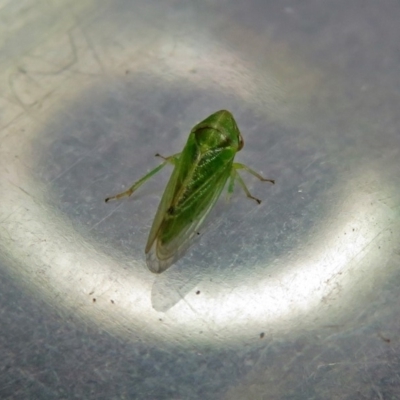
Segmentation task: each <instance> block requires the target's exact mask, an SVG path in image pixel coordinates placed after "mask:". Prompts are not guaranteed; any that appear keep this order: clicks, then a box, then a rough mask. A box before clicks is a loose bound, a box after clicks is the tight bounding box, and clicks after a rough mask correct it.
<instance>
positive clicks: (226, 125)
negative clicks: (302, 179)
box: [105, 110, 275, 273]
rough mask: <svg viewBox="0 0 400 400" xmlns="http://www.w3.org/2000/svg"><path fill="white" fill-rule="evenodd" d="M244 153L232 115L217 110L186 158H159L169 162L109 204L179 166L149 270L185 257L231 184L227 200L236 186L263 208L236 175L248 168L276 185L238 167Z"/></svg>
mask: <svg viewBox="0 0 400 400" xmlns="http://www.w3.org/2000/svg"><path fill="white" fill-rule="evenodd" d="M242 148H243V138H242V135H241V134H240V131H239V128H238V126H237V124H236V121H235V120H234V118H233V115H232V114H231V113H230V112H229V111H226V110H220V111H217V112H216V113H214V114H212V115H210V116H209V117H208V118H206V119H205V120H204V121H202V122H200V123H198V124H197V125H196V126H195V127H194V128H193V129H192V130H191V132H190V134H189V138H188V140H187V142H186V145H185V147H184V148H183V150H182V152H181V153H177V154H173V155H172V156H169V157H162V156H161V155H160V154H156V156H158V157H161V158H163V159H164V162H163V163H162V164H160V165H159V166H158V167H156V168H154V169H153V170H151V171H150V172H149V173H147V174H146V175H145V176H143V177H142V178H141V179H139V180H138V181H137V182H135V183H134V184H133V185H132V186H131V187H130V188H129V189H128V190H126V191H125V192H122V193H119V194H117V195H115V196H111V197H108V198H107V199H106V200H105V201H106V202H108V201H109V200H111V199H120V198H121V197H124V196H130V195H132V193H133V192H134V191H135V190H136V189H137V188H138V187H139V186H141V185H142V184H143V183H144V182H145V181H147V180H148V179H149V178H151V177H152V176H153V175H154V174H156V173H157V172H158V171H160V170H161V168H163V167H164V166H165V165H166V164H172V165H173V166H174V170H173V172H172V175H171V177H170V179H169V182H168V184H167V186H166V189H165V191H164V194H163V196H162V198H161V202H160V204H159V206H158V210H157V213H156V216H155V218H154V221H153V225H152V227H151V230H150V234H149V238H148V240H147V244H146V249H145V253H146V262H147V266H148V268H149V269H150V271H152V272H154V273H160V272H163V271H165V270H166V269H167V268H168V267H170V266H171V264H173V263H174V262H175V261H177V260H178V258H180V257H181V256H182V255H183V253H184V252H185V250H187V248H188V247H189V245H190V243H191V242H192V239H193V238H194V236H195V235H196V234H198V229H199V227H200V226H201V224H202V223H203V221H204V219H205V218H206V216H207V214H208V213H209V212H210V210H211V209H212V207H213V206H214V204H215V202H216V201H217V199H218V198H219V196H220V194H221V192H222V189H223V188H224V186H225V184H226V182H227V181H228V180H229V183H228V199H229V198H230V196H231V195H232V193H233V188H234V184H235V181H237V182H238V183H239V184H240V186H242V188H243V190H244V191H245V193H246V195H247V197H249V198H251V199H253V200H255V201H256V202H257V203H261V200H259V199H257V198H256V197H253V196H252V195H251V194H250V192H249V190H248V189H247V187H246V185H245V183H244V181H243V179H242V178H241V176H240V175H239V173H238V172H237V171H238V170H240V169H243V170H245V171H247V172H249V173H250V174H252V175H254V176H256V177H257V178H258V179H260V180H261V181H266V182H270V183H275V181H274V180H273V179H266V178H264V177H262V176H261V175H260V174H258V173H257V172H255V171H253V170H252V169H250V168H249V167H247V166H246V165H244V164H240V163H235V162H233V160H234V158H235V155H236V153H237V152H238V151H240V150H241V149H242Z"/></svg>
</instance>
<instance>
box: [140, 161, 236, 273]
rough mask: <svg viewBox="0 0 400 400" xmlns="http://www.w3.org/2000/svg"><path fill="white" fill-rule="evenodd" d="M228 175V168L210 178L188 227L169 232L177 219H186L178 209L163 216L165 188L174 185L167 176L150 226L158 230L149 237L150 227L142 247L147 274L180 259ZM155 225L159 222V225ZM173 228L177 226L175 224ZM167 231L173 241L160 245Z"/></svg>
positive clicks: (165, 207) (167, 198)
mask: <svg viewBox="0 0 400 400" xmlns="http://www.w3.org/2000/svg"><path fill="white" fill-rule="evenodd" d="M176 168H177V167H176ZM174 172H175V171H174ZM229 174H230V168H226V169H225V170H224V171H223V173H221V174H218V175H214V179H211V180H210V182H209V186H210V187H209V188H207V189H205V190H202V195H199V196H201V198H199V201H198V203H197V205H198V207H197V209H198V210H200V211H198V212H197V213H196V212H194V213H193V215H192V217H191V218H190V220H189V221H188V223H187V224H185V225H184V226H183V227H182V228H181V229H179V228H178V229H176V230H175V231H174V228H173V223H174V220H176V221H177V222H178V220H179V219H182V218H186V217H183V215H179V214H180V212H182V211H181V210H180V209H177V210H176V212H175V213H174V214H172V215H170V214H169V213H168V212H167V210H168V208H169V206H167V205H169V204H170V201H169V200H170V194H169V193H167V191H168V186H169V185H170V184H171V185H172V184H175V183H176V177H174V176H171V180H170V182H169V183H168V186H167V189H166V192H165V193H164V196H165V199H164V196H163V199H162V200H161V203H160V207H159V210H158V211H157V215H156V218H155V220H154V223H153V227H155V226H157V225H158V223H159V229H158V230H157V232H156V234H155V235H154V237H152V233H153V227H152V230H151V233H150V236H149V240H148V243H147V247H146V261H147V266H148V268H149V269H150V271H152V272H155V273H160V272H163V271H165V270H166V269H167V268H168V267H169V266H170V265H171V264H173V263H174V262H175V261H177V260H178V259H179V258H180V257H181V256H182V255H183V253H184V252H185V251H186V250H187V248H188V247H189V246H190V244H191V243H192V240H193V238H194V236H195V235H196V233H197V231H198V229H199V228H200V226H201V225H202V223H203V221H204V220H205V218H206V217H207V215H208V213H209V212H210V211H211V209H212V207H213V206H214V204H215V203H216V201H217V200H218V198H219V196H220V194H221V191H222V189H223V188H224V186H225V183H226V181H227V179H228V177H229ZM203 189H204V188H203ZM159 221H161V223H160V222H159ZM156 224H157V225H156ZM177 225H178V226H179V225H180V224H179V222H178V223H177ZM154 230H156V229H154ZM169 231H174V235H173V238H172V239H171V240H169V241H168V242H164V241H163V240H162V236H164V234H165V233H166V232H167V233H168V232H169Z"/></svg>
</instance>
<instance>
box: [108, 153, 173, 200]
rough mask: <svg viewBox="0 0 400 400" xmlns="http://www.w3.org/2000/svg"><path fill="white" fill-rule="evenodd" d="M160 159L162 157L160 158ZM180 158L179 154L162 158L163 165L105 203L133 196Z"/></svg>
mask: <svg viewBox="0 0 400 400" xmlns="http://www.w3.org/2000/svg"><path fill="white" fill-rule="evenodd" d="M156 156H160V155H159V154H156ZM160 157H162V156H160ZM178 157H179V153H177V154H173V155H172V156H170V157H167V158H164V157H162V158H164V160H165V161H164V162H163V163H162V164H160V165H159V166H158V167H156V168H154V169H152V170H151V171H150V172H149V173H147V174H146V175H145V176H143V177H142V178H140V179H139V180H138V181H136V182H135V183H134V184H133V185H132V186H131V187H130V188H129V189H128V190H125V191H124V192H121V193H118V194H116V195H114V196H110V197H107V198H106V199H105V202H106V203H108V202H109V201H110V200H114V199H120V198H121V197H125V196H131V195H132V193H133V192H134V191H135V190H136V189H137V188H138V187H140V186H141V185H142V184H143V183H144V182H146V181H147V180H148V179H149V178H151V177H152V176H153V175H155V174H156V173H157V172H158V171H160V170H161V169H162V168H163V167H164V166H165V165H166V164H168V163H170V164H175V162H176V160H177V159H178Z"/></svg>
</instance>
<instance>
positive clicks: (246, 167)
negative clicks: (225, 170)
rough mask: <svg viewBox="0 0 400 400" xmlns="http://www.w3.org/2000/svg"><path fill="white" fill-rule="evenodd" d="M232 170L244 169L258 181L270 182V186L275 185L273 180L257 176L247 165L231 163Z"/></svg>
mask: <svg viewBox="0 0 400 400" xmlns="http://www.w3.org/2000/svg"><path fill="white" fill-rule="evenodd" d="M233 168H234V169H244V170H245V171H247V172H248V173H250V174H252V175H254V176H255V177H257V178H258V179H259V180H260V181H264V182H270V183H272V184H274V183H275V180H274V179H266V178H264V177H263V176H261V175H260V174H258V173H257V172H256V171H254V170H252V169H251V168H249V167H248V166H247V165H244V164H241V163H233Z"/></svg>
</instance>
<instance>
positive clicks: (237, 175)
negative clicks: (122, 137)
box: [232, 168, 261, 204]
mask: <svg viewBox="0 0 400 400" xmlns="http://www.w3.org/2000/svg"><path fill="white" fill-rule="evenodd" d="M232 171H233V173H234V174H235V176H234V178H235V179H237V181H238V182H239V184H240V186H241V187H242V188H243V190H244V192H245V193H246V196H247V197H248V198H249V199H253V200H255V201H256V202H257V203H258V204H260V203H261V200H260V199H257V197H254V196H252V195H251V193H250V192H249V189H247V186H246V184H245V183H244V181H243V179H242V177H241V176H240V175H239V174H238V173H237V172H236V170H235V169H234V168H232Z"/></svg>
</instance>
